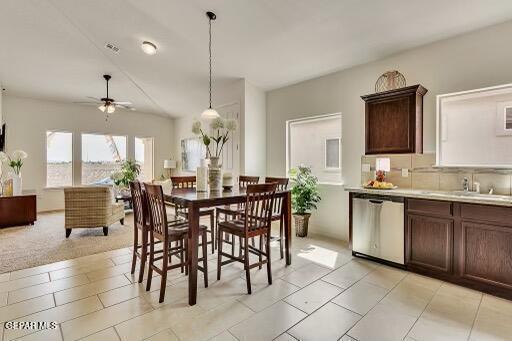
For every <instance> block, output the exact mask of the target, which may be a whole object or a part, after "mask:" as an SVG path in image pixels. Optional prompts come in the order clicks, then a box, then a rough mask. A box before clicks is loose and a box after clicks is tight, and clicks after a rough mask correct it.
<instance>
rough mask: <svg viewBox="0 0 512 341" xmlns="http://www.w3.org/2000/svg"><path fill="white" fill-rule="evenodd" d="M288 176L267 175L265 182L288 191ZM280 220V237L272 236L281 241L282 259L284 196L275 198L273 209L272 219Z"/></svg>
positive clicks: (282, 251)
mask: <svg viewBox="0 0 512 341" xmlns="http://www.w3.org/2000/svg"><path fill="white" fill-rule="evenodd" d="M289 181H290V180H289V179H288V178H275V177H270V176H267V177H266V178H265V183H266V184H268V183H275V184H277V191H286V190H287V189H288V183H289ZM278 220H279V237H272V240H277V241H279V253H280V255H281V259H283V258H284V243H283V242H284V218H283V198H282V197H279V198H276V199H275V200H274V207H273V209H272V221H278Z"/></svg>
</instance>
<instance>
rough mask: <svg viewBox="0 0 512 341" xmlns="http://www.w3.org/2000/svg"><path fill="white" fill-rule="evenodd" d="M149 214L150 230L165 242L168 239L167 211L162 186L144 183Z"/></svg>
mask: <svg viewBox="0 0 512 341" xmlns="http://www.w3.org/2000/svg"><path fill="white" fill-rule="evenodd" d="M144 187H145V189H146V191H145V192H146V201H147V206H148V213H149V214H148V216H149V231H150V233H151V235H152V237H153V236H154V237H155V238H157V239H160V240H162V241H163V242H164V245H167V244H165V243H166V241H167V240H168V231H167V213H166V210H165V202H164V194H163V191H162V186H160V185H151V184H148V183H145V184H144Z"/></svg>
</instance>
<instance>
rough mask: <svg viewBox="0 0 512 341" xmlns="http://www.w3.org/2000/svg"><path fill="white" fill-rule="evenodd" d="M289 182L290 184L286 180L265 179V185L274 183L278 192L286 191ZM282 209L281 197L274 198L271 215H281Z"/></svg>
mask: <svg viewBox="0 0 512 341" xmlns="http://www.w3.org/2000/svg"><path fill="white" fill-rule="evenodd" d="M289 182H290V180H289V179H288V178H275V177H269V176H267V177H266V178H265V183H266V184H269V183H275V184H276V185H277V189H276V190H277V191H278V192H280V191H286V190H287V189H288V183H289ZM282 209H283V198H282V197H279V198H276V199H275V201H274V208H273V210H272V212H273V215H278V214H281V213H282Z"/></svg>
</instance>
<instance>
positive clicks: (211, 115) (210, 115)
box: [201, 12, 220, 120]
mask: <svg viewBox="0 0 512 341" xmlns="http://www.w3.org/2000/svg"><path fill="white" fill-rule="evenodd" d="M206 16H207V17H208V26H209V30H208V33H209V43H208V51H209V53H210V83H209V85H210V106H209V107H208V109H206V110H205V111H203V113H202V114H201V118H202V119H203V120H213V119H215V118H217V117H220V115H219V113H218V112H217V111H216V110H215V109H212V20H215V19H217V16H216V15H215V13H213V12H206Z"/></svg>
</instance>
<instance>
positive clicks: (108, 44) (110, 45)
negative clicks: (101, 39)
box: [105, 43, 119, 54]
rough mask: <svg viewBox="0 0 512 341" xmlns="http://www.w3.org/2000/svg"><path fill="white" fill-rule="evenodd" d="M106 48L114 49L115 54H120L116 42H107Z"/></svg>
mask: <svg viewBox="0 0 512 341" xmlns="http://www.w3.org/2000/svg"><path fill="white" fill-rule="evenodd" d="M105 48H106V49H107V50H110V51H112V52H113V53H115V54H119V47H117V46H115V45H114V44H112V43H106V44H105Z"/></svg>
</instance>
